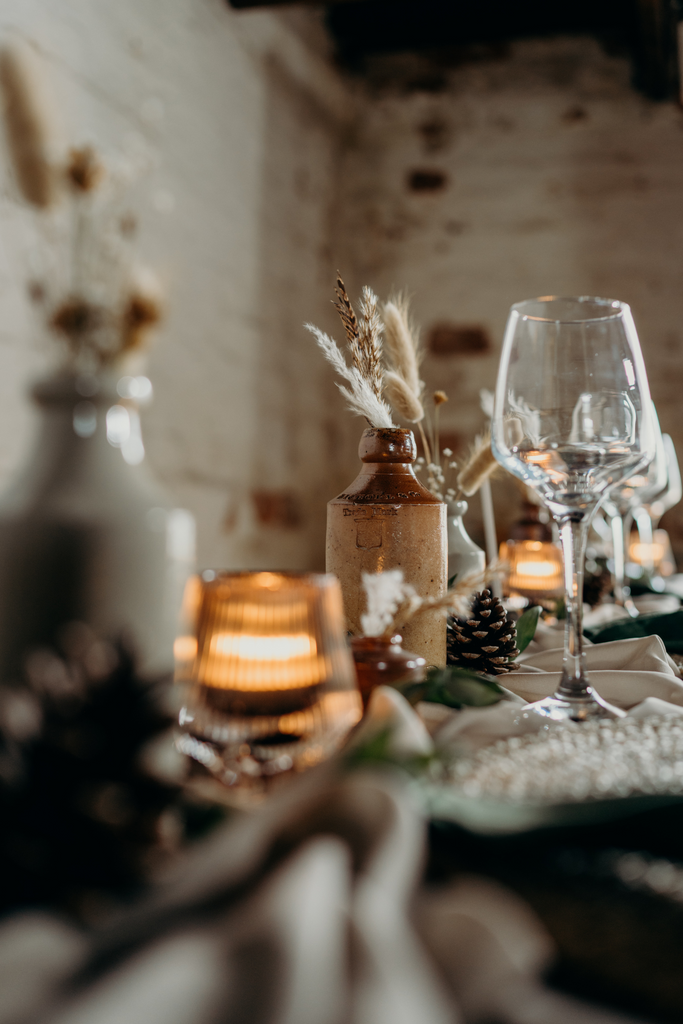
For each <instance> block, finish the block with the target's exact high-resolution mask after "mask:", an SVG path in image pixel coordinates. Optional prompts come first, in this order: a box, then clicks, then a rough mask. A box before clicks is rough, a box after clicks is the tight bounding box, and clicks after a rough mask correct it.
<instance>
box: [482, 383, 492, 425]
mask: <svg viewBox="0 0 683 1024" xmlns="http://www.w3.org/2000/svg"><path fill="white" fill-rule="evenodd" d="M493 401H494V398H493V391H489V390H488V388H482V389H481V391H480V392H479V404H480V405H481V411H482V412H483V413H484V415H485V416H488V418H489V419H490V420H492V419H493Z"/></svg>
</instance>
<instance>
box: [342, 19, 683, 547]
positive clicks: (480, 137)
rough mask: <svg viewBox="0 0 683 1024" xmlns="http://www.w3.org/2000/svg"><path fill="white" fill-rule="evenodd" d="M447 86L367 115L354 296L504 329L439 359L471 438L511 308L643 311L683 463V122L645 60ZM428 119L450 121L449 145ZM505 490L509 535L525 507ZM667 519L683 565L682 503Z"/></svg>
mask: <svg viewBox="0 0 683 1024" xmlns="http://www.w3.org/2000/svg"><path fill="white" fill-rule="evenodd" d="M379 63H380V64H382V62H379ZM387 63H388V62H386V61H385V62H383V64H384V67H383V70H384V71H386V70H387V67H386V66H387ZM403 63H405V62H403V61H401V62H399V61H396V60H394V61H393V62H392V66H393V67H394V69H396V67H398V66H402V64H403ZM409 68H410V64H408V69H409ZM446 77H447V87H446V89H445V90H444V91H442V92H435V93H431V92H427V91H420V90H413V91H406V90H405V89H401V88H398V87H396V88H386V89H379V91H378V92H377V93H376V94H375V98H374V99H373V101H372V102H371V103H369V104H367V105H366V106H365V107H364V110H363V114H362V120H361V123H360V125H359V127H358V129H357V131H356V134H355V139H354V144H353V146H352V148H351V149H350V150H349V153H348V156H347V167H346V169H345V174H344V181H345V183H346V193H345V202H344V208H345V209H346V211H347V213H348V219H347V225H348V226H347V232H346V234H347V238H348V239H349V246H350V250H349V251H350V255H349V257H348V262H351V263H352V264H353V266H354V275H355V278H354V284H357V283H358V282H360V281H361V280H362V281H365V280H367V281H369V282H371V283H372V284H373V285H374V286H375V287H376V288H377V289H378V290H379V291H380V292H382V293H385V292H386V291H387V290H388V289H389V288H391V287H392V286H397V287H403V288H406V289H407V290H408V291H409V292H410V293H412V294H413V296H414V302H413V305H414V310H415V313H416V316H417V318H418V319H419V320H420V321H421V322H422V323H423V325H424V326H425V327H428V326H429V325H431V324H433V323H434V322H435V321H440V320H446V321H452V322H456V323H457V322H459V323H464V324H482V325H484V326H485V327H486V328H487V329H488V330H489V331H490V334H491V336H492V338H493V340H494V348H495V351H494V352H492V354H491V355H490V356H483V357H482V356H466V357H448V358H435V357H431V358H429V359H428V360H427V363H426V376H427V380H428V382H429V384H430V386H431V387H433V388H437V387H439V388H444V389H445V390H446V391H447V392H448V393H449V395H450V398H451V401H450V402H449V404H448V405H446V406H443V407H442V409H443V420H444V422H445V426H446V427H447V428H451V429H452V430H454V431H457V432H459V433H461V434H462V435H463V436H465V437H468V436H472V434H473V433H474V432H475V431H476V430H477V429H478V428H479V427H480V426H481V425H482V424H483V422H484V420H483V417H482V415H481V413H480V411H479V406H478V391H479V388H481V387H489V388H490V387H492V386H493V383H494V380H495V373H496V368H497V360H498V350H499V346H500V343H501V341H502V334H503V329H504V325H505V320H506V316H507V311H508V308H509V306H510V304H511V303H512V302H515V301H518V300H520V299H524V298H529V297H532V296H535V295H547V294H552V293H555V294H566V295H581V294H596V295H607V296H610V297H614V298H619V299H623V300H625V301H627V302H629V303H630V304H631V305H632V308H633V312H634V316H635V319H636V324H637V326H638V328H639V331H640V336H641V341H642V345H643V349H644V352H645V358H646V362H647V365H648V369H649V374H650V380H651V386H652V394H653V397H654V399H655V402H656V404H657V407H658V410H659V414H660V419H661V423H662V428H663V429H664V430H665V431H668V432H669V433H671V434H672V436H673V437H674V440H675V441H676V443H677V445H678V450H679V453H680V456H681V459H682V460H683V418H682V417H681V412H680V410H681V389H682V386H683V112H682V111H681V109H680V108H679V107H678V106H677V105H674V104H672V103H651V102H649V101H647V100H645V99H644V98H642V97H641V96H640V95H638V94H637V93H636V92H634V91H633V90H632V89H631V87H630V85H629V66H628V62H627V61H626V60H625V59H622V58H618V57H610V56H606V55H605V54H604V52H603V51H602V50H601V49H600V47H599V45H598V44H597V42H595V41H593V40H591V39H555V40H547V41H528V42H520V43H516V44H514V45H512V46H511V47H510V52H509V55H508V56H507V57H504V58H501V59H498V60H485V61H482V62H479V63H475V64H469V65H464V66H461V67H460V68H457V69H454V70H451V71H449V72H448V73H447V76H446ZM427 123H431V124H432V125H435V124H438V125H440V136H441V139H442V141H443V144H442V145H441V146H440V147H439V148H431V149H430V148H429V145H428V144H427V142H426V140H425V136H424V133H423V132H421V131H420V127H421V126H423V125H425V124H427ZM438 135H439V133H435V132H434V131H432V135H431V137H432V139H435V138H438ZM416 168H426V169H435V170H440V171H444V172H445V173H446V174H447V176H448V185H447V187H446V188H444V189H442V190H440V191H436V192H433V193H416V192H411V191H410V190H409V189H408V188H407V186H406V178H407V174H408V172H410V171H412V170H413V169H416ZM496 489H497V490H498V496H499V500H498V512H499V513H500V517H501V520H503V521H504V520H505V519H506V518H507V517H508V516H509V515H510V514H514V508H511V507H510V504H509V502H507V501H506V500H504V498H503V491H502V488H501V486H500V485H496ZM477 506H478V503H477V502H475V501H473V502H472V510H471V514H473V520H472V522H473V524H474V531H475V532H476V531H477V530H478V527H477V526H476V523H474V521H475V520H476V517H477V515H478V507H477ZM667 519H668V525H669V528H672V529H674V530H675V531H676V533H677V535H678V546H679V549H681V555H682V556H683V505H682V506H679V509H678V515H676V514H672V515H670V516H669V517H667Z"/></svg>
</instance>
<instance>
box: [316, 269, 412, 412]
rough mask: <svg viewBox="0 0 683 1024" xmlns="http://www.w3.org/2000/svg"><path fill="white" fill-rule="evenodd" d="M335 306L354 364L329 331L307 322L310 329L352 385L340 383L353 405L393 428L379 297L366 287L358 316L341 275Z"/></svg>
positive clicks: (340, 373)
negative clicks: (385, 394)
mask: <svg viewBox="0 0 683 1024" xmlns="http://www.w3.org/2000/svg"><path fill="white" fill-rule="evenodd" d="M335 291H336V294H337V301H336V302H335V304H334V305H335V309H336V310H337V312H338V313H339V316H340V318H341V322H342V325H343V327H344V331H345V333H346V339H347V344H348V348H349V351H350V353H351V362H352V365H351V366H350V367H349V365H348V363H347V362H346V359H345V358H344V353H343V352H342V350H341V349H340V348H339V346H338V345H337V343H336V341H334V340H333V339H332V338H330V336H329V335H328V334H325V333H324V331H321V330H320V329H319V328H318V327H315V326H314V325H313V324H306V325H305V327H306V330H308V331H310V332H311V334H313V336H314V337H315V340H316V341H317V343H318V345H319V346H320V348H321V349H322V351H323V354H324V356H325V358H326V359H327V360H328V362H330V363H331V364H332V366H333V367H334V368H335V370H336V371H337V373H338V374H339V376H340V377H342V379H343V380H346V381H347V382H348V383H349V385H350V387H348V388H347V387H345V386H344V385H343V384H337V387H338V388H339V390H340V391H341V393H342V394H343V395H344V397H345V398H346V401H347V403H348V406H349V408H350V409H351V411H352V412H355V413H356V414H357V415H358V416H364V417H365V419H366V420H367V421H368V423H369V424H370V426H371V427H393V426H394V423H393V420H392V418H391V409H390V408H389V406H388V405H387V403H386V402H385V401H384V398H383V397H382V395H383V391H384V379H383V374H382V322H381V320H380V317H379V312H378V306H379V300H378V298H377V296H376V295H375V293H374V292H373V291H372V290H371V289H370V288H367V287H365V288H363V294H362V298H361V303H360V316H359V317H356V314H355V312H354V309H353V306H352V305H351V301H350V299H349V297H348V295H347V294H346V288H345V287H344V282H343V281H342V279H341V277H340V276H338V277H337V287H336V289H335Z"/></svg>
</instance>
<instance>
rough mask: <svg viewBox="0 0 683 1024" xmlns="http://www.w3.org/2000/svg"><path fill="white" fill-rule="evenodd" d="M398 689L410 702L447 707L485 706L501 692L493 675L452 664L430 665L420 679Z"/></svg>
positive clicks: (495, 702)
mask: <svg viewBox="0 0 683 1024" xmlns="http://www.w3.org/2000/svg"><path fill="white" fill-rule="evenodd" d="M398 689H399V690H400V691H401V693H402V694H403V696H404V697H405V698H406V700H408V701H410V703H411V704H417V702H418V701H421V700H424V701H427V702H428V703H429V704H445V705H446V707H449V708H462V707H473V708H483V707H487V706H488V705H489V704H497V703H498V701H499V700H501V698H502V696H503V693H504V691H503V689H502V687H500V686H499V685H498V683H497V682H496V680H495V678H494V677H493V676H485V675H483V674H482V673H479V672H471V671H470V670H469V669H466V668H458V667H456V666H455V665H452V666H449V667H447V668H430V669H429V670H428V671H427V676H426V678H425V680H424V682H422V683H407V684H405V685H404V686H399V687H398Z"/></svg>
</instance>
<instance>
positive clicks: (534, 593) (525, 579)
mask: <svg viewBox="0 0 683 1024" xmlns="http://www.w3.org/2000/svg"><path fill="white" fill-rule="evenodd" d="M500 558H501V559H502V560H503V561H504V562H507V563H508V566H509V569H508V575H507V578H506V580H505V585H504V589H505V592H506V594H507V595H511V594H512V595H521V596H522V597H528V598H530V599H531V600H542V599H543V598H544V597H558V596H559V595H560V594H561V593H562V588H563V584H564V576H563V573H562V552H561V550H560V548H559V546H558V545H557V544H555V543H554V541H553V533H552V530H551V529H550V526H549V525H548V515H547V512H545V510H544V509H541V508H539V506H538V505H536V504H535V503H533V502H530V501H525V502H524V507H523V512H522V516H521V518H520V519H519V520H518V521H517V522H516V523H515V524H514V525H513V526H512V528H511V529H510V539H509V540H508V541H507V542H506V543H504V544H501V546H500Z"/></svg>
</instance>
